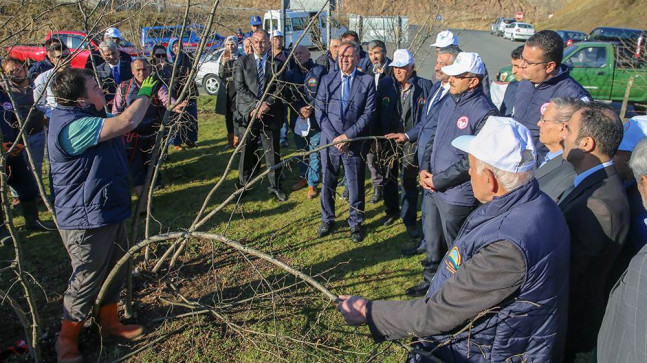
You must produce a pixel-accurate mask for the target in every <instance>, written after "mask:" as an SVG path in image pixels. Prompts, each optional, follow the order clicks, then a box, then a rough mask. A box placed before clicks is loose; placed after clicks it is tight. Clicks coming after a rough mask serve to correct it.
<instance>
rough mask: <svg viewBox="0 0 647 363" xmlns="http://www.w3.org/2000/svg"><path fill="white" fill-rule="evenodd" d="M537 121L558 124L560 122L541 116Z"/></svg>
mask: <svg viewBox="0 0 647 363" xmlns="http://www.w3.org/2000/svg"><path fill="white" fill-rule="evenodd" d="M539 122H541V123H545V124H547V123H554V124H560V123H561V122H559V121H555V120H546V119H545V118H544V117H543V116H542V118H540V119H539Z"/></svg>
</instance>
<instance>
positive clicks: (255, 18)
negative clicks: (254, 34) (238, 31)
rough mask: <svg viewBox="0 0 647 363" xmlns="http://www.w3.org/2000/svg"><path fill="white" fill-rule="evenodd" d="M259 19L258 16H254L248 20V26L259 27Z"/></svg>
mask: <svg viewBox="0 0 647 363" xmlns="http://www.w3.org/2000/svg"><path fill="white" fill-rule="evenodd" d="M261 24H262V22H261V17H260V16H258V15H254V16H252V17H251V18H249V25H257V26H258V25H261Z"/></svg>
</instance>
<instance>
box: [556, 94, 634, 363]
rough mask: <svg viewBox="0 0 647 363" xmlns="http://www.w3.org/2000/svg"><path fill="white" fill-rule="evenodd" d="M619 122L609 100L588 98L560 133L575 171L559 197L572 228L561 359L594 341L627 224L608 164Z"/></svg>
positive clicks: (617, 180) (622, 200)
mask: <svg viewBox="0 0 647 363" xmlns="http://www.w3.org/2000/svg"><path fill="white" fill-rule="evenodd" d="M622 127H623V126H622V122H621V121H620V119H619V118H618V116H617V115H616V114H615V113H614V111H613V109H612V108H611V107H610V106H608V105H605V104H603V103H600V102H592V103H590V104H588V105H586V106H585V107H583V108H581V109H580V110H579V111H577V112H575V114H573V117H571V119H570V120H569V121H568V125H567V126H566V128H565V130H564V131H563V133H562V136H563V139H564V141H563V144H564V154H563V157H564V159H566V160H567V161H568V162H569V163H571V164H573V168H574V169H575V172H576V173H577V176H576V177H575V180H574V182H573V185H572V187H570V188H569V189H567V190H566V191H565V192H564V196H562V199H561V201H560V203H559V207H560V209H561V210H562V213H564V217H565V218H566V222H567V223H568V227H569V229H570V233H571V259H570V260H571V266H570V273H569V276H570V294H569V308H568V332H567V337H566V349H565V361H566V362H572V361H574V360H575V356H576V354H577V353H579V352H588V351H590V350H592V349H593V347H594V346H595V340H596V337H597V333H598V329H599V328H600V323H601V322H602V316H603V314H604V307H605V305H606V300H607V296H606V294H605V285H606V283H607V276H608V274H609V270H610V269H611V266H612V265H613V262H614V260H615V258H616V257H617V256H618V253H619V252H620V249H621V248H622V243H623V242H624V241H625V238H626V236H627V231H628V229H629V203H628V202H627V197H626V195H625V192H624V188H623V186H622V181H621V180H620V177H619V176H618V174H617V173H616V168H615V165H614V164H613V156H614V155H615V153H616V151H617V150H618V145H620V141H621V140H622V134H623V132H622Z"/></svg>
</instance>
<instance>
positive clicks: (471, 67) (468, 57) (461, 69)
mask: <svg viewBox="0 0 647 363" xmlns="http://www.w3.org/2000/svg"><path fill="white" fill-rule="evenodd" d="M441 70H442V71H443V73H445V74H446V75H448V76H458V75H459V74H463V73H466V72H469V73H473V74H481V75H482V74H485V64H484V63H483V61H482V60H481V56H480V55H479V54H478V53H471V52H460V53H458V55H457V56H456V60H454V64H451V65H449V66H444V67H442V68H441Z"/></svg>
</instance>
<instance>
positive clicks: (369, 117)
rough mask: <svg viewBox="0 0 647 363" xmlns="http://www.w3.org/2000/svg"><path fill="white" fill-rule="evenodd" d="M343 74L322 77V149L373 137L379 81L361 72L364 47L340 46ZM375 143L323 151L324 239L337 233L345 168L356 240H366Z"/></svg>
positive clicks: (319, 118) (317, 107)
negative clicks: (369, 160) (367, 178)
mask: <svg viewBox="0 0 647 363" xmlns="http://www.w3.org/2000/svg"><path fill="white" fill-rule="evenodd" d="M338 59H339V72H333V73H329V74H327V75H326V76H324V77H322V79H321V83H320V85H319V90H318V91H317V98H316V100H315V117H316V119H317V122H318V123H319V126H320V127H321V145H325V144H328V143H331V142H339V141H344V140H347V139H352V138H356V137H362V136H367V135H368V132H369V127H370V124H371V122H373V117H374V114H375V83H374V82H373V78H371V76H369V75H367V74H364V73H362V72H360V71H359V70H357V63H358V62H359V59H360V58H359V45H358V44H357V43H355V42H352V41H344V42H342V43H341V45H340V46H339V57H338ZM369 144H370V143H369V142H354V143H339V144H336V145H335V146H333V147H329V148H327V149H324V150H322V151H321V163H322V172H323V188H322V191H321V219H322V223H321V226H320V227H319V236H320V237H323V236H326V235H328V234H330V232H331V231H332V227H333V222H334V219H335V198H334V196H335V189H336V188H337V178H338V176H339V168H340V166H341V165H342V164H343V166H344V172H345V174H346V179H347V182H348V189H349V200H350V201H349V203H350V216H349V218H348V224H349V225H350V230H351V239H352V240H353V242H361V241H362V240H363V239H364V232H363V231H362V228H361V225H362V222H363V220H364V172H365V170H366V163H365V161H364V157H365V156H366V152H367V149H368V146H369Z"/></svg>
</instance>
